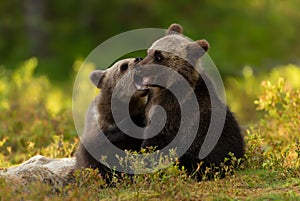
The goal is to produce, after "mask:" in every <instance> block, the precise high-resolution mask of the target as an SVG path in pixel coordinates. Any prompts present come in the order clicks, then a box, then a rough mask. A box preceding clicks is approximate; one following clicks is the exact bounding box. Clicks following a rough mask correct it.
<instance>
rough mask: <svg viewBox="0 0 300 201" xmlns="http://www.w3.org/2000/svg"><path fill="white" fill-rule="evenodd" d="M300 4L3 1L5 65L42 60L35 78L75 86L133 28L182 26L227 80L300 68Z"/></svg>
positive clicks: (0, 39)
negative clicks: (94, 59)
mask: <svg viewBox="0 0 300 201" xmlns="http://www.w3.org/2000/svg"><path fill="white" fill-rule="evenodd" d="M299 9H300V1H298V0H288V1H283V0H263V1H259V0H244V1H240V0H231V1H219V0H200V1H158V0H152V1H133V0H129V1H121V0H111V1H99V0H78V1H71V0H64V1H51V0H23V1H19V0H10V1H4V0H2V1H0V52H1V54H0V63H1V64H2V65H4V66H5V67H6V68H10V69H13V68H16V67H17V66H19V65H20V63H21V62H23V61H24V60H26V59H28V58H30V57H33V56H35V57H37V58H38V59H39V67H38V68H37V69H36V71H35V73H37V74H45V75H47V76H48V77H49V78H50V80H51V81H53V82H66V81H68V82H70V81H71V80H70V79H68V78H70V75H71V74H72V73H73V69H72V65H73V62H74V60H76V59H78V58H83V59H84V58H85V57H86V56H87V55H88V54H89V53H90V52H91V51H92V50H93V49H94V48H95V47H96V46H97V45H99V44H101V43H102V42H103V41H105V40H106V39H108V38H110V37H112V36H114V35H116V34H119V33H122V32H125V31H129V30H132V29H138V28H167V27H168V26H169V25H170V24H171V23H173V22H177V23H180V24H181V25H182V26H183V27H184V29H185V35H187V36H189V37H190V38H192V39H194V40H196V39H200V38H206V39H207V40H208V41H209V42H210V44H211V50H210V56H211V58H212V59H213V60H214V62H215V63H216V65H217V67H218V68H219V70H220V72H221V74H222V76H223V77H228V76H241V74H242V69H243V67H244V66H251V68H252V70H253V71H254V72H255V73H256V72H257V73H260V72H265V71H268V70H270V69H271V68H272V67H274V66H278V65H284V64H288V63H296V64H297V63H299V58H300V57H299V56H300V39H299V33H300V12H299Z"/></svg>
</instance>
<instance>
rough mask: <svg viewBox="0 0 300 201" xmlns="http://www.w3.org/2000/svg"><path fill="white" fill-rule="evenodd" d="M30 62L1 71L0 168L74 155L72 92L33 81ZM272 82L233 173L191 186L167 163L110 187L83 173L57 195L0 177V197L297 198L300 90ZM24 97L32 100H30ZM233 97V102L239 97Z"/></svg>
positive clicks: (267, 84) (91, 173) (263, 87)
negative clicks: (35, 158) (38, 157)
mask: <svg viewBox="0 0 300 201" xmlns="http://www.w3.org/2000/svg"><path fill="white" fill-rule="evenodd" d="M35 65H36V61H35V60H34V59H33V60H30V61H27V62H25V63H24V65H23V66H21V67H20V68H19V69H17V70H16V71H13V72H11V71H2V72H4V73H3V75H4V76H1V77H0V93H1V94H3V96H0V111H1V112H0V167H1V168H5V167H9V166H12V165H16V164H19V163H21V162H23V161H25V160H27V159H29V158H30V157H31V156H34V155H36V154H42V155H44V156H48V157H70V156H72V155H73V154H74V152H75V150H76V144H77V142H78V137H77V135H76V130H75V128H74V125H73V122H72V114H71V104H70V102H71V99H70V97H71V95H70V94H65V93H63V92H64V90H65V89H64V88H63V89H57V88H55V87H53V86H51V85H50V83H49V81H48V80H47V78H45V77H36V76H34V75H33V70H34V68H35ZM287 68H290V67H287ZM278 71H279V72H284V71H282V70H278ZM282 74H283V75H284V73H280V75H282ZM293 74H296V75H297V76H298V77H299V76H300V73H299V74H297V72H296V71H293ZM296 75H294V76H296ZM265 77H268V75H266V76H265ZM275 77H276V76H273V75H272V76H270V80H271V82H270V81H264V82H263V84H262V85H261V87H259V88H260V92H259V93H258V94H255V96H256V98H255V99H256V100H257V101H256V102H255V104H256V107H257V109H258V110H259V111H260V113H261V115H260V116H261V118H260V120H258V121H256V122H254V123H252V124H249V126H248V127H247V129H246V130H245V140H246V144H247V150H246V156H245V160H244V162H243V163H242V164H241V165H240V166H239V168H238V169H237V170H235V174H234V175H231V174H229V173H228V174H227V176H226V177H225V178H224V179H219V178H218V177H216V178H215V179H214V180H211V181H207V180H204V181H201V182H197V181H196V180H194V179H193V178H191V177H189V176H188V175H187V174H186V173H185V172H184V171H183V170H180V169H179V168H178V166H171V167H168V168H166V169H163V170H160V171H158V172H156V173H153V174H147V175H135V176H134V178H133V181H132V180H131V179H130V178H126V177H125V178H123V179H122V180H118V179H117V178H115V180H114V182H113V186H114V187H108V186H107V185H106V184H105V182H104V180H103V179H102V178H100V177H99V175H98V174H97V172H96V171H94V170H90V169H87V170H85V171H82V172H77V173H76V178H75V180H76V182H75V183H72V184H69V185H68V186H66V187H64V188H62V189H59V190H58V191H54V190H53V189H52V188H51V187H50V186H47V185H46V184H43V183H40V182H35V183H32V184H31V185H30V186H27V187H24V186H18V185H16V184H11V183H9V182H7V181H4V180H3V179H0V200H1V201H2V200H5V201H6V200H300V143H299V137H300V136H299V125H300V92H299V86H298V83H297V82H296V84H295V83H294V84H293V83H292V82H291V81H290V80H287V81H284V79H282V78H279V76H278V77H277V79H275ZM283 77H284V76H283ZM271 78H272V79H271ZM253 79H254V78H253V77H252V78H251V79H250V78H247V79H246V78H245V80H243V81H239V82H240V85H239V86H238V87H237V88H234V89H233V90H232V91H230V93H229V94H234V93H233V92H236V93H238V91H237V90H238V88H242V87H241V86H245V88H248V87H249V86H250V85H252V84H253V83H255V84H256V85H257V86H254V87H257V88H258V85H259V84H258V83H256V82H259V80H260V78H258V80H256V81H255V80H253ZM265 80H268V79H265ZM29 92H30V93H32V94H33V95H35V96H34V97H35V98H32V99H28V98H27V97H28V93H29ZM54 94H61V96H57V95H54ZM33 95H31V96H33ZM250 95H251V97H252V96H254V95H253V94H250ZM250 95H249V97H250ZM235 97H236V98H237V100H236V101H237V102H242V100H243V98H244V97H239V96H235ZM231 99H232V97H231ZM49 102H52V103H55V104H52V105H51V104H50V106H49ZM249 104H250V103H249ZM251 104H253V103H251ZM238 112H239V113H241V112H245V111H243V110H240V111H238Z"/></svg>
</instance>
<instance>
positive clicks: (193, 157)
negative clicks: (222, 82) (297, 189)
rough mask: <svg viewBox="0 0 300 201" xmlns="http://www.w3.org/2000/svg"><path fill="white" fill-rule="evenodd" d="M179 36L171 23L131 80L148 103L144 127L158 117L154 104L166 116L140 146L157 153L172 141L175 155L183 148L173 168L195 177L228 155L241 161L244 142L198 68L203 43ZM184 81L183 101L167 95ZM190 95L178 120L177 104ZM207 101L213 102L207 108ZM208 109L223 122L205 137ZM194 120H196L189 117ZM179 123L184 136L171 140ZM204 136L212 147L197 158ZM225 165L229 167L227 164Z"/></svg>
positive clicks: (204, 47) (205, 46)
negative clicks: (181, 168)
mask: <svg viewBox="0 0 300 201" xmlns="http://www.w3.org/2000/svg"><path fill="white" fill-rule="evenodd" d="M182 33H183V29H182V27H181V26H180V25H178V24H172V25H171V26H170V27H169V29H168V32H167V35H166V36H164V37H162V38H160V39H158V40H157V41H155V42H154V43H153V44H152V46H151V47H150V48H149V49H148V54H147V56H146V58H144V59H143V60H142V61H141V62H139V63H138V64H137V65H136V67H135V77H134V81H135V85H136V86H137V89H139V90H141V91H142V90H148V89H150V93H149V103H148V104H147V106H146V116H147V117H146V118H147V121H148V123H147V124H151V121H150V120H153V119H156V118H161V113H159V112H158V110H156V109H154V108H155V107H154V106H156V105H159V106H162V107H163V108H164V110H165V113H166V115H167V117H166V121H165V122H166V123H165V125H164V126H163V129H162V130H161V131H160V132H159V133H158V134H157V135H155V136H154V135H153V130H150V129H146V131H145V133H144V140H143V142H142V147H149V146H153V147H156V148H157V149H159V150H161V149H163V148H164V147H166V146H167V145H168V144H170V143H171V142H172V141H173V140H174V141H176V143H177V145H178V146H176V147H173V148H176V149H177V151H178V149H184V148H185V147H187V148H186V149H187V150H186V151H185V152H184V153H183V155H182V154H181V155H180V154H178V155H179V164H180V165H182V166H184V167H185V169H186V170H187V171H188V172H190V173H192V172H194V171H195V170H199V171H198V172H197V174H196V175H197V176H199V179H201V174H202V172H203V171H204V170H205V168H206V167H211V166H215V167H218V166H219V165H220V164H221V163H222V162H224V159H225V158H230V154H229V153H233V154H234V156H235V157H236V158H241V157H243V155H244V139H243V136H242V134H241V130H240V127H239V125H238V123H237V121H236V119H235V117H234V115H233V114H232V112H231V111H230V109H229V108H228V107H227V106H226V105H225V104H224V103H223V102H222V101H221V100H220V99H219V98H218V96H217V94H216V90H215V89H214V86H213V84H212V82H211V80H210V79H209V77H208V76H207V75H205V72H204V70H203V68H202V67H201V58H202V57H203V55H205V53H206V52H207V50H208V49H209V44H208V42H207V41H206V40H198V41H195V42H193V41H191V40H189V39H187V38H185V37H184V36H183V35H182ZM158 67H166V68H167V69H170V70H172V71H175V72H177V73H178V74H179V75H180V76H179V77H178V76H175V75H174V74H169V73H166V72H167V71H165V70H155V69H157V68H158ZM161 69H163V68H161ZM180 77H181V78H180ZM186 81H187V82H188V84H189V85H190V87H191V88H192V93H191V92H188V91H185V90H182V91H181V93H182V94H184V95H183V98H182V99H181V100H177V99H176V97H175V95H174V94H173V93H172V92H171V91H172V90H175V89H178V88H180V87H181V86H183V83H184V82H186ZM157 83H160V84H157ZM193 94H194V96H195V97H196V102H198V105H196V106H195V107H193V106H190V107H186V108H188V111H186V112H187V113H188V114H189V115H188V117H187V116H185V117H184V116H182V112H183V111H181V105H180V104H182V105H183V106H184V105H185V104H188V103H189V102H190V100H192V98H193ZM212 101H215V103H216V102H217V104H214V105H213V104H212ZM212 107H213V108H212ZM150 109H151V110H150ZM213 110H214V112H215V113H216V115H215V116H217V117H218V116H220V117H221V116H222V111H223V114H224V115H223V116H224V123H223V122H222V121H220V124H222V123H223V124H224V127H223V129H222V128H221V129H220V132H216V131H214V127H218V126H219V125H212V132H211V133H210V135H207V133H208V131H209V127H210V123H211V121H212V111H213ZM197 116H200V120H199V121H197V118H195V117H197ZM182 122H183V123H184V124H186V125H187V126H186V127H185V128H184V130H183V131H182V130H181V132H182V133H184V135H183V136H182V137H180V138H179V139H177V137H176V135H177V133H178V132H179V131H180V126H181V123H182ZM194 130H196V134H195V135H193V132H194ZM175 137H176V138H175ZM206 137H208V138H210V140H211V139H213V138H214V139H215V142H216V143H215V146H214V145H213V144H212V145H211V149H212V150H211V151H210V152H209V154H208V155H207V156H205V157H204V158H201V159H200V158H199V153H200V150H201V148H202V145H203V144H204V141H205V138H206ZM227 163H229V164H230V161H229V162H227ZM199 164H202V165H201V168H199V167H198V165H199Z"/></svg>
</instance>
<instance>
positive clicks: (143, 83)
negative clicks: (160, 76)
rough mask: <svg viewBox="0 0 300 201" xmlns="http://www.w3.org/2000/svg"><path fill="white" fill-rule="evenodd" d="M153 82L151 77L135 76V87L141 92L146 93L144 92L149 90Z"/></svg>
mask: <svg viewBox="0 0 300 201" xmlns="http://www.w3.org/2000/svg"><path fill="white" fill-rule="evenodd" d="M151 82H152V77H150V76H144V77H141V76H138V75H137V74H135V75H134V84H135V87H136V88H137V90H139V91H144V90H148V89H149V88H148V86H150V85H151Z"/></svg>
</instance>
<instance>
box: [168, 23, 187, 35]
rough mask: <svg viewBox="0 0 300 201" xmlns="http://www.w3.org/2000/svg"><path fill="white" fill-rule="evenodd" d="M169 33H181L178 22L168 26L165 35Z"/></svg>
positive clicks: (181, 29)
mask: <svg viewBox="0 0 300 201" xmlns="http://www.w3.org/2000/svg"><path fill="white" fill-rule="evenodd" d="M171 34H183V28H182V26H181V25H180V24H175V23H174V24H171V25H170V27H169V28H168V31H167V35H171Z"/></svg>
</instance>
